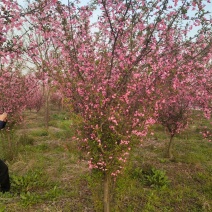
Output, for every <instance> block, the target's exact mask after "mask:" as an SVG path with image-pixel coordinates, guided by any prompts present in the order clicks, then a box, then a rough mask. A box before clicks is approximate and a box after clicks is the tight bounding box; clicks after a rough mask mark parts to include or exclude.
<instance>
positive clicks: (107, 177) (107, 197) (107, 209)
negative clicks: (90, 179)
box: [104, 173, 110, 212]
mask: <svg viewBox="0 0 212 212" xmlns="http://www.w3.org/2000/svg"><path fill="white" fill-rule="evenodd" d="M109 187H110V175H109V174H108V173H105V175H104V212H110V193H109Z"/></svg>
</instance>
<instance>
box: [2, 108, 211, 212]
mask: <svg viewBox="0 0 212 212" xmlns="http://www.w3.org/2000/svg"><path fill="white" fill-rule="evenodd" d="M71 117H72V116H71V114H69V112H68V111H58V110H57V109H55V108H54V109H52V110H51V115H50V121H49V128H48V129H46V128H45V127H44V124H43V122H44V121H43V120H44V110H41V111H39V112H35V111H26V112H25V113H24V117H23V118H24V122H22V123H21V125H17V126H15V128H14V129H13V130H11V131H9V132H6V131H4V132H3V131H2V132H1V138H0V141H1V145H0V148H1V149H0V150H1V151H0V152H1V153H0V157H1V158H3V159H5V160H6V163H7V164H8V166H9V170H10V176H11V183H12V188H11V192H10V193H5V194H0V212H3V211H6V212H10V211H11V212H12V211H14V212H18V211H20V212H22V211H23V212H24V211H42V212H43V211H51V212H54V211H55V212H59V211H61V212H62V211H63V212H66V211H67V212H70V211H83V212H92V211H97V212H99V211H102V187H101V185H102V181H101V179H100V177H99V176H98V175H97V174H94V173H92V172H91V171H90V170H89V169H88V164H87V155H86V154H85V153H82V152H80V150H79V148H78V144H77V143H76V142H74V141H73V140H72V136H74V135H75V133H76V131H75V127H74V124H73V120H72V118H71ZM205 125H206V126H208V127H210V121H208V120H205V119H204V118H202V119H197V120H194V121H193V122H192V123H191V124H190V126H189V128H188V129H187V130H186V131H185V132H183V133H181V134H180V135H178V136H177V137H176V138H174V146H173V153H174V156H175V157H174V159H173V160H169V159H168V158H166V155H165V153H166V148H167V144H168V139H169V138H168V135H167V134H166V132H165V131H164V129H163V128H162V127H161V126H159V125H155V126H153V127H152V129H151V131H152V132H154V134H153V135H149V136H147V137H146V138H144V140H143V141H142V142H141V145H139V146H137V147H136V148H134V149H133V150H132V152H131V156H130V158H129V162H128V164H127V166H126V168H125V169H124V170H123V173H122V174H121V175H120V176H119V177H118V178H117V179H116V182H115V184H114V185H113V187H112V189H111V211H114V212H119V211H120V212H122V211H123V212H125V211H129V212H130V211H132V212H140V211H144V212H148V211H153V212H154V211H155V212H164V211H170V212H171V211H173V212H182V211H183V212H184V211H192V212H193V211H203V212H204V211H211V210H212V202H211V199H212V175H211V172H212V162H211V155H212V148H211V142H209V141H208V140H206V139H203V137H202V135H201V134H200V132H201V130H202V129H203V128H204V127H205Z"/></svg>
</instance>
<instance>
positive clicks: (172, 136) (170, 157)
mask: <svg viewBox="0 0 212 212" xmlns="http://www.w3.org/2000/svg"><path fill="white" fill-rule="evenodd" d="M173 138H174V135H171V136H170V140H169V145H168V152H167V153H168V154H167V155H168V158H169V159H173V154H172V143H173Z"/></svg>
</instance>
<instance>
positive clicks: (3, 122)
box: [0, 121, 7, 130]
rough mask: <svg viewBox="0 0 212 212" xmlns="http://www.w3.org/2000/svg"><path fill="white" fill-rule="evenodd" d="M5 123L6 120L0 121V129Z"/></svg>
mask: <svg viewBox="0 0 212 212" xmlns="http://www.w3.org/2000/svg"><path fill="white" fill-rule="evenodd" d="M6 123H7V122H6V121H0V130H1V129H3V128H4V127H5V125H6Z"/></svg>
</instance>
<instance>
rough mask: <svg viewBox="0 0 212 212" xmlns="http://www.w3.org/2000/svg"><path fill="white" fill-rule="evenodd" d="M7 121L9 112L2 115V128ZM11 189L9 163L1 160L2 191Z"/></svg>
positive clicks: (0, 120) (0, 127) (0, 116)
mask: <svg viewBox="0 0 212 212" xmlns="http://www.w3.org/2000/svg"><path fill="white" fill-rule="evenodd" d="M6 123H7V113H3V114H1V115H0V130H1V129H3V128H4V127H5V125H6ZM9 190H10V177H9V171H8V167H7V165H6V164H5V163H4V161H2V160H0V192H3V193H4V192H7V191H9Z"/></svg>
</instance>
